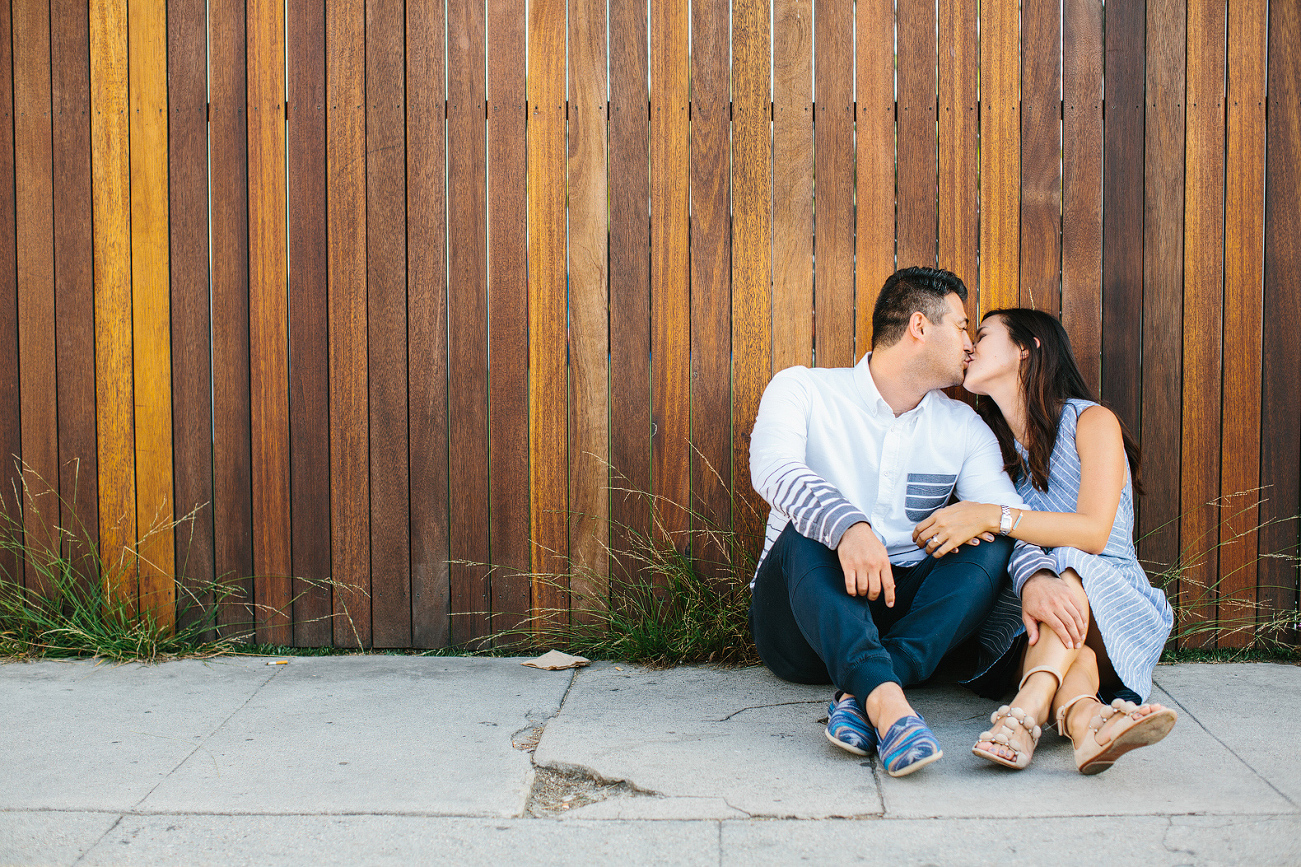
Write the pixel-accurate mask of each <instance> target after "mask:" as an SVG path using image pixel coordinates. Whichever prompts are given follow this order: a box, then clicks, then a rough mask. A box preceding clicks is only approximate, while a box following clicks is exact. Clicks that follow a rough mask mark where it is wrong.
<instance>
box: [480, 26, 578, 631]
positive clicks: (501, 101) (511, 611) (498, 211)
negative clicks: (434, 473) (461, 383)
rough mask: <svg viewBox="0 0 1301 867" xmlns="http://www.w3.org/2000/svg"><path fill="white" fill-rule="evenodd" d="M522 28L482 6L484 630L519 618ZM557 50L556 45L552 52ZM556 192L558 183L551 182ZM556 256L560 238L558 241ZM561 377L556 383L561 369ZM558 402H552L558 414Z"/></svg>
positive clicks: (523, 440) (523, 411) (525, 336)
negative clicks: (487, 622) (487, 600)
mask: <svg viewBox="0 0 1301 867" xmlns="http://www.w3.org/2000/svg"><path fill="white" fill-rule="evenodd" d="M527 37H528V34H527V22H526V21H525V19H524V16H523V15H521V14H520V11H519V7H518V4H517V3H514V2H511V0H491V2H490V3H489V4H488V85H487V87H488V239H489V244H488V345H489V346H490V347H491V358H490V361H489V365H490V369H489V374H488V375H489V399H488V407H489V412H490V413H491V417H490V418H489V427H490V429H491V431H492V435H491V450H492V453H491V455H490V457H489V464H490V466H491V482H492V493H491V507H490V509H491V522H492V525H491V532H492V565H493V573H492V577H491V579H490V583H491V590H492V630H493V632H500V631H502V630H504V629H518V628H519V626H520V625H521V624H522V623H523V622H524V620H525V619H526V618H527V617H528V616H529V609H530V603H531V598H530V586H529V585H530V582H529V579H528V577H527V573H528V571H529V556H530V550H529V503H530V498H529V493H530V492H529V472H528V467H529V378H528V374H529V369H528V368H529V321H528V313H529V305H528V300H529V299H528V248H527V238H528V232H527V228H528V200H527V197H526V193H527V189H526V188H527V184H526V172H527V170H528V143H527V137H526V123H525V121H526V119H527V117H528V115H527V111H526V100H527V94H526V92H525V73H526V72H527V67H526V64H525V50H524V49H525V42H526V39H527ZM562 44H563V43H562ZM560 186H561V187H563V186H564V184H563V180H562V181H561V183H560ZM560 247H561V253H562V254H563V251H564V236H563V234H562V235H561V236H560ZM561 378H562V381H563V369H562V374H561ZM563 404H564V401H563V400H562V401H561V405H562V406H563Z"/></svg>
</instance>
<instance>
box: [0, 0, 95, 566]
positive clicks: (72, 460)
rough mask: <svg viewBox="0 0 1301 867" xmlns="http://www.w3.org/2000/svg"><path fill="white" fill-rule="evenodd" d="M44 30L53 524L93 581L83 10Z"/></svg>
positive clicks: (56, 2)
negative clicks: (55, 461)
mask: <svg viewBox="0 0 1301 867" xmlns="http://www.w3.org/2000/svg"><path fill="white" fill-rule="evenodd" d="M50 29H51V32H50V103H51V112H52V115H53V117H52V121H53V146H54V147H53V157H54V203H53V204H54V209H53V217H54V293H55V297H54V308H55V317H56V323H57V327H56V328H55V335H54V338H55V357H56V359H62V360H63V363H62V364H58V365H57V367H58V370H57V374H56V376H57V388H58V414H59V496H60V498H61V499H62V501H63V503H62V510H63V513H62V516H61V521H62V524H61V526H63V527H64V528H66V529H68V530H69V531H71V532H72V533H73V534H74V535H73V537H72V538H71V539H66V540H65V542H64V553H65V555H66V556H68V557H70V558H71V559H72V560H73V561H74V562H75V563H76V564H77V571H78V574H79V575H80V576H81V577H82V579H84V580H85V581H87V582H90V581H97V580H98V579H99V575H98V570H96V569H95V567H94V564H93V562H92V560H93V558H91V557H90V552H91V551H93V550H94V546H95V544H96V541H97V539H98V536H99V504H98V500H99V479H98V475H99V466H98V462H97V461H96V460H95V365H94V363H93V359H94V357H95V262H94V246H93V245H94V236H93V232H92V226H91V211H90V209H89V208H87V207H86V203H87V202H89V201H91V170H90V10H89V7H88V6H87V5H86V4H84V3H77V2H76V0H53V2H52V3H51V4H50ZM0 86H2V85H0ZM0 159H2V158H0ZM7 261H9V260H7ZM0 363H3V362H0ZM0 411H2V410H0ZM3 457H4V454H3V451H0V480H3V479H4V477H5V472H4V469H3V463H4V461H3V460H2V459H3Z"/></svg>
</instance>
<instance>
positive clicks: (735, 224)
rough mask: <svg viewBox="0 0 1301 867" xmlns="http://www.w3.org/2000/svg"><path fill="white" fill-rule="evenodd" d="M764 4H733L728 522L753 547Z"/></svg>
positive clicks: (764, 322)
mask: <svg viewBox="0 0 1301 867" xmlns="http://www.w3.org/2000/svg"><path fill="white" fill-rule="evenodd" d="M770 48H771V30H770V19H769V4H768V3H767V2H766V0H737V2H736V4H735V7H734V9H733V12H732V106H733V114H732V117H733V121H732V154H733V159H732V214H733V216H732V447H733V453H732V502H733V516H732V520H733V527H734V528H735V530H736V531H737V532H738V533H740V534H742V537H743V539H744V543H745V544H746V546H747V548H748V549H750V550H752V551H753V552H754V553H755V554H756V555H757V554H758V552H759V550H760V548H761V547H762V545H763V535H762V534H763V527H764V519H765V517H766V515H767V508H766V505H765V504H764V502H763V500H762V498H760V497H759V496H758V494H756V493H755V492H754V489H753V487H751V485H750V430H751V428H752V427H753V426H754V417H755V413H757V412H758V410H759V399H760V397H762V395H763V390H764V388H765V387H767V385H768V380H769V379H770V378H771V376H772V321H773V316H772V123H771V118H772V111H771V107H772V100H771V94H770V90H769V78H770V73H771V65H770V61H769V56H770V55H769V52H770Z"/></svg>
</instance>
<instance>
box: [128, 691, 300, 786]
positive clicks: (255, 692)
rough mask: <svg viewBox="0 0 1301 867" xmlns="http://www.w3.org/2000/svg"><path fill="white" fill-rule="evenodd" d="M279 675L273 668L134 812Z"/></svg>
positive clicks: (157, 784) (169, 772)
mask: <svg viewBox="0 0 1301 867" xmlns="http://www.w3.org/2000/svg"><path fill="white" fill-rule="evenodd" d="M279 674H280V669H279V667H276V668H273V669H272V670H271V673H270V675H268V676H267V678H266V679H265V680H263V681H262V682H261V683H260V684H258V686H257V689H255V690H253V691H252V692H251V693H249V695H248V698H246V699H244V702H243V703H242V704H241V705H240V706H239V707H237V708H235V709H234V710H233V711H231V712H230V713H229V714H227V715H226V718H225V719H223V720H222V721H221V722H220V723H218V724H217V727H216V728H214V729H213V730H212V731H210V732H208V734H207V735H205V736H204V737H203V739H202V740H200V741H199V742H198V743H197V744H195V745H194V749H192V750H190V751H189V752H188V753H186V754H185V757H184V758H183V759H181V760H180V761H179V762H177V763H176V765H175V766H174V767H173V768H172V769H171V770H170V771H168V772H167V774H166V776H164V777H163V778H162V779H161V780H159V781H158V782H157V783H154V785H153V786H152V787H151V788H150V789H149V791H148V792H145V794H144V797H142V798H141V799H140V800H139V801H136V802H135V805H134V806H133V807H132V809H133V810H135V809H138V808H139V807H140V805H141V804H143V803H144V802H145V801H147V800H149V798H150V797H151V796H152V795H153V793H154V792H156V791H158V787H159V786H161V785H162V784H163V783H165V782H167V781H168V780H169V779H171V777H172V774H174V773H176V772H177V771H179V770H180V769H181V768H182V767H183V766H184V765H185V763H186V762H188V761H189V760H190V759H191V758H193V757H194V754H195V753H197V752H198V751H199V750H201V749H205V745H206V744H207V743H208V741H210V740H212V739H213V737H214V736H215V735H216V734H217V732H219V731H221V730H222V729H223V728H225V727H226V723H228V722H230V721H231V720H232V719H234V718H235V714H237V713H239V712H240V711H242V710H243V709H244V708H246V707H248V703H249V702H251V701H252V700H253V699H254V698H256V697H257V694H258V693H260V692H261V691H262V690H263V689H265V688H266V685H267V684H268V683H270V682H271V681H273V680H275V679H276V676H277V675H279ZM209 752H211V751H209ZM214 761H215V759H214Z"/></svg>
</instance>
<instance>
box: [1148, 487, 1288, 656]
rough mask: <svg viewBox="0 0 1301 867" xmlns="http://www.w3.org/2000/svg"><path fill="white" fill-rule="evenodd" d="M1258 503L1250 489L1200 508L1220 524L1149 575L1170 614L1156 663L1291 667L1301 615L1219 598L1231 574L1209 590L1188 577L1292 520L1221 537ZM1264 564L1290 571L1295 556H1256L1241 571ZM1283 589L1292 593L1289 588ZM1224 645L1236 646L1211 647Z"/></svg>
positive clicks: (1258, 497) (1257, 496)
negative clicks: (1277, 563)
mask: <svg viewBox="0 0 1301 867" xmlns="http://www.w3.org/2000/svg"><path fill="white" fill-rule="evenodd" d="M1260 503H1261V491H1260V489H1256V490H1252V491H1241V492H1238V493H1234V494H1228V495H1226V496H1224V497H1221V498H1219V499H1216V500H1213V501H1211V502H1209V503H1207V504H1205V506H1203V507H1202V508H1211V509H1218V510H1220V515H1221V520H1220V521H1219V522H1218V523H1217V524H1215V525H1213V526H1212V528H1211V529H1210V530H1209V531H1208V532H1207V533H1206V534H1205V535H1204V536H1202V537H1201V538H1198V539H1194V540H1192V541H1191V542H1189V543H1187V544H1186V545H1184V547H1183V550H1181V551H1180V552H1179V557H1178V560H1177V561H1176V562H1175V563H1174V564H1172V565H1170V566H1167V567H1165V568H1163V569H1160V570H1159V571H1157V572H1156V574H1155V575H1154V576H1153V582H1152V583H1153V584H1155V585H1156V586H1158V587H1160V588H1161V589H1163V590H1164V591H1165V592H1166V596H1167V597H1168V598H1169V599H1170V604H1171V607H1172V608H1173V609H1174V627H1173V628H1172V629H1171V632H1170V643H1171V646H1170V648H1169V649H1167V650H1166V652H1165V653H1164V654H1162V657H1161V658H1162V661H1167V660H1170V661H1189V662H1191V661H1204V662H1229V661H1246V660H1261V661H1287V662H1291V661H1296V660H1297V659H1301V648H1298V647H1297V645H1296V644H1295V640H1296V635H1297V630H1298V629H1299V628H1301V610H1297V609H1295V608H1294V609H1290V610H1289V609H1281V610H1280V609H1277V608H1274V607H1273V606H1271V605H1268V604H1266V603H1262V602H1260V601H1258V600H1255V599H1246V598H1242V597H1240V596H1225V595H1224V594H1223V593H1222V592H1221V587H1222V586H1223V585H1224V584H1225V583H1226V581H1227V580H1228V579H1229V578H1231V575H1232V573H1230V575H1221V576H1219V578H1218V580H1217V582H1216V583H1215V584H1214V585H1212V586H1207V585H1206V583H1205V582H1203V581H1201V580H1199V579H1197V578H1196V577H1194V575H1193V572H1194V570H1200V567H1202V566H1203V564H1206V563H1207V562H1208V561H1209V562H1210V563H1215V562H1216V560H1217V559H1218V556H1219V552H1220V549H1221V548H1224V547H1225V546H1228V545H1232V544H1234V543H1235V542H1236V541H1238V540H1239V539H1242V538H1243V537H1247V536H1250V535H1251V534H1254V533H1258V532H1259V531H1261V530H1263V529H1265V528H1266V527H1268V526H1270V525H1272V524H1275V523H1286V522H1288V521H1293V520H1295V519H1296V518H1295V516H1294V517H1292V518H1285V519H1278V520H1271V521H1265V522H1263V523H1260V524H1257V525H1256V526H1254V527H1251V528H1249V529H1247V530H1243V531H1240V532H1236V533H1226V532H1225V530H1226V529H1227V528H1230V527H1231V525H1232V523H1233V522H1234V521H1236V519H1238V518H1240V517H1241V516H1243V515H1247V514H1257V510H1258V508H1259V506H1260ZM1182 517H1183V516H1182V515H1180V516H1179V517H1177V518H1175V519H1173V520H1172V521H1171V522H1168V523H1174V522H1176V521H1179V520H1180V519H1181V518H1182ZM1165 526H1167V525H1162V526H1161V527H1157V528H1156V529H1154V530H1152V531H1151V533H1149V534H1148V535H1151V534H1152V533H1157V532H1159V531H1160V530H1162V529H1163V528H1164V527H1165ZM1140 541H1141V540H1140ZM1268 560H1282V561H1283V562H1285V563H1286V564H1287V566H1288V567H1290V568H1292V569H1295V568H1296V567H1297V565H1298V562H1299V561H1298V558H1297V556H1296V552H1295V551H1291V552H1288V551H1282V552H1274V553H1267V554H1262V555H1260V556H1258V557H1255V558H1253V559H1251V560H1249V561H1248V562H1247V564H1246V566H1255V565H1257V564H1259V563H1262V562H1265V561H1268ZM1240 568H1243V567H1240ZM1284 589H1287V590H1289V591H1290V590H1292V588H1291V587H1288V588H1284ZM1224 644H1240V645H1241V646H1240V647H1223V646H1220V647H1216V645H1224ZM1176 648H1178V649H1176Z"/></svg>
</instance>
